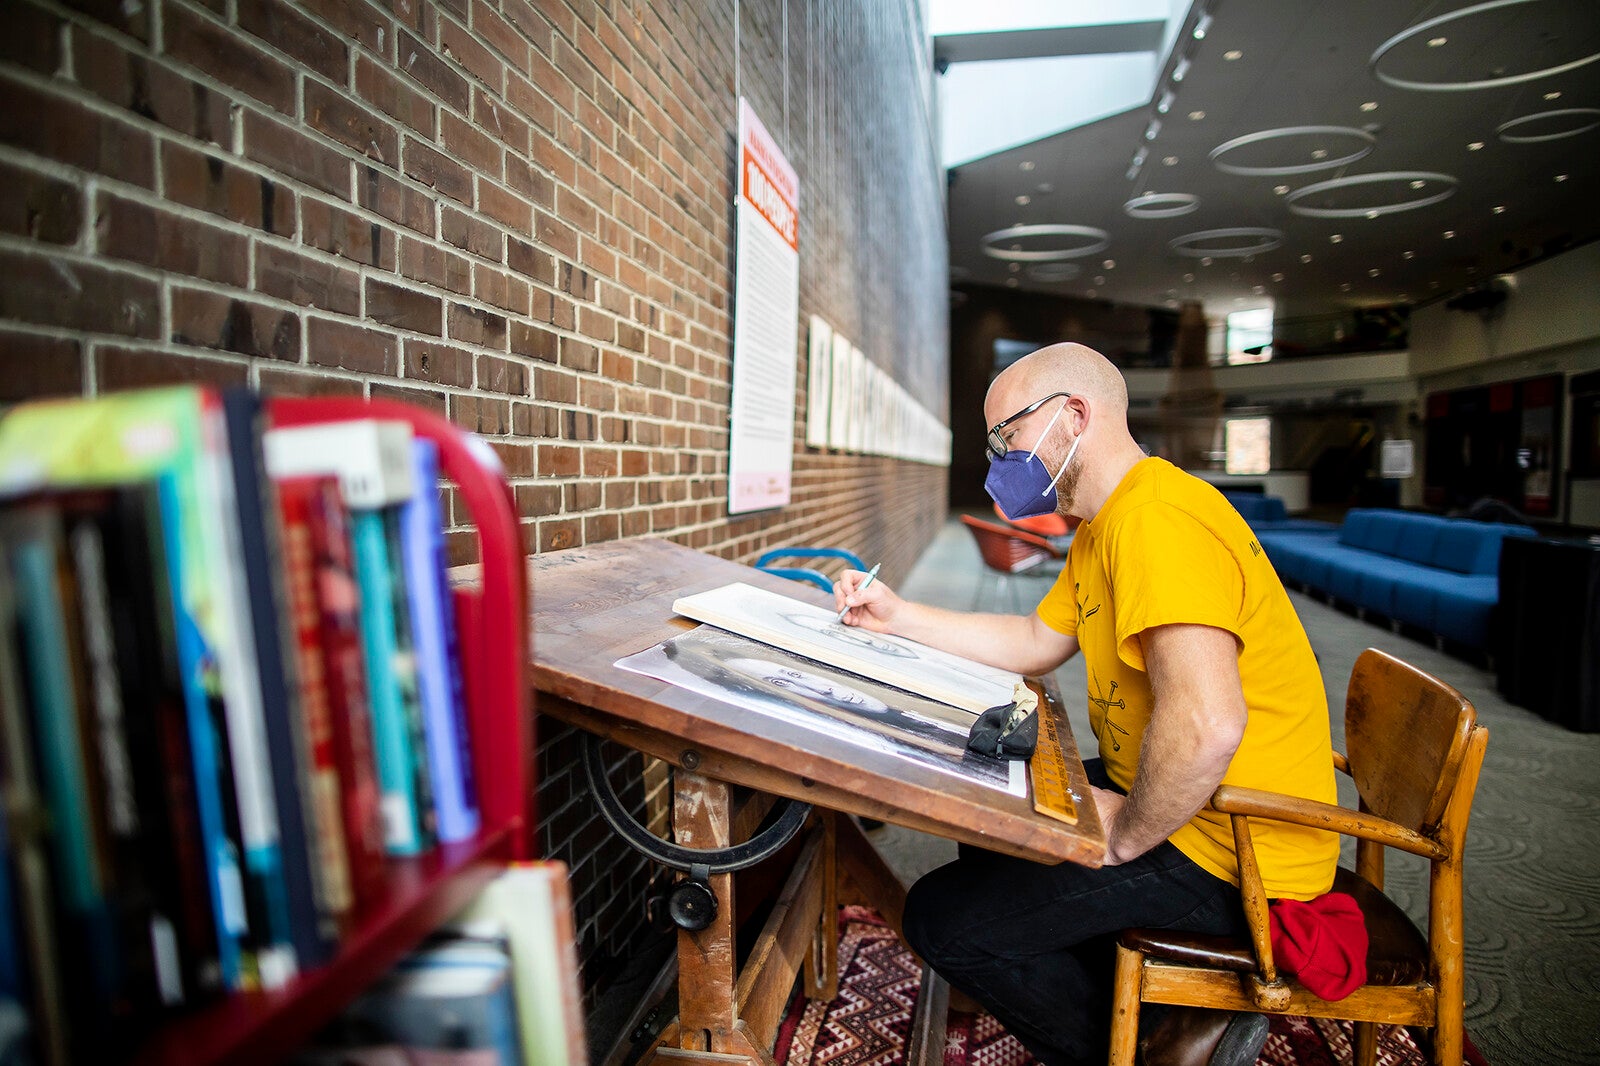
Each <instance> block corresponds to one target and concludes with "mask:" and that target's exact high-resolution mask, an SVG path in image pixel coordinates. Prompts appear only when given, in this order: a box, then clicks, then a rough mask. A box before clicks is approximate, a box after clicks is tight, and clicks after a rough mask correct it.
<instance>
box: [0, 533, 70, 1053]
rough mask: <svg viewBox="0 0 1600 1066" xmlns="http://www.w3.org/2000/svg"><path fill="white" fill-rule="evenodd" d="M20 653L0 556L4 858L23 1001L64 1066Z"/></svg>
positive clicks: (41, 1046)
mask: <svg viewBox="0 0 1600 1066" xmlns="http://www.w3.org/2000/svg"><path fill="white" fill-rule="evenodd" d="M19 648H20V642H19V635H18V633H17V616H16V599H15V596H14V593H13V589H12V585H11V568H10V566H9V565H8V564H7V560H6V559H5V557H4V554H3V553H0V790H3V798H4V807H5V809H6V811H7V816H8V818H10V819H14V822H13V823H12V824H9V825H8V826H7V829H8V841H7V845H8V847H7V854H8V855H9V856H10V859H11V867H12V872H13V880H14V885H15V892H16V897H17V911H16V913H17V918H18V919H19V922H18V924H19V928H20V933H21V941H22V943H20V944H19V950H20V951H21V955H22V959H21V960H20V961H21V962H22V963H23V964H24V965H26V966H27V973H26V975H25V977H24V980H25V981H26V982H27V991H28V993H29V995H28V998H27V1002H28V1004H29V1007H30V1008H31V1015H32V1018H33V1020H34V1031H35V1036H36V1047H37V1049H38V1051H39V1056H40V1059H41V1060H42V1061H43V1062H44V1063H46V1064H48V1066H64V1064H65V1062H66V1061H67V1048H66V1026H65V1024H64V1022H63V1015H62V1005H61V983H60V981H59V979H58V977H57V974H56V968H55V958H56V935H55V918H54V916H53V915H52V913H51V893H50V878H49V874H48V873H47V872H46V859H45V855H44V849H43V847H42V845H41V839H42V836H43V828H42V827H43V825H44V822H45V813H44V807H43V801H42V799H41V797H40V795H39V791H38V784H37V776H36V775H35V773H34V763H33V740H32V737H31V734H30V730H29V729H28V722H27V716H26V715H25V714H24V710H23V689H22V670H21V665H20V663H19V661H18V651H19Z"/></svg>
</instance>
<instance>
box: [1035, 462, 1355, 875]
mask: <svg viewBox="0 0 1600 1066" xmlns="http://www.w3.org/2000/svg"><path fill="white" fill-rule="evenodd" d="M1039 617H1040V618H1041V619H1042V620H1043V621H1044V623H1045V624H1046V625H1048V626H1050V627H1051V628H1052V629H1055V630H1057V631H1058V632H1061V633H1065V634H1068V635H1073V634H1075V635H1076V636H1077V638H1078V644H1079V647H1080V648H1081V649H1082V653H1083V656H1084V660H1085V666H1086V667H1087V668H1088V675H1089V721H1090V724H1091V725H1092V726H1093V727H1094V733H1095V736H1096V738H1098V739H1099V741H1100V756H1101V758H1102V759H1103V760H1104V762H1105V768H1106V773H1107V774H1108V775H1109V776H1110V778H1111V780H1113V781H1115V782H1116V783H1117V784H1118V785H1120V786H1122V787H1123V788H1124V789H1126V788H1130V787H1132V785H1133V775H1134V770H1135V769H1136V768H1137V766H1138V764H1139V746H1140V741H1141V739H1142V738H1143V736H1144V730H1145V726H1146V725H1147V724H1148V722H1149V720H1150V709H1151V704H1152V700H1151V694H1150V678H1149V676H1148V675H1147V674H1146V673H1145V669H1144V654H1143V651H1142V649H1141V647H1140V644H1139V640H1138V636H1139V634H1140V633H1141V632H1143V631H1144V630H1146V629H1149V628H1151V627H1153V626H1159V625H1170V624H1174V623H1191V624H1199V625H1208V626H1215V627H1217V628H1218V629H1225V630H1227V631H1228V632H1229V633H1232V634H1233V635H1234V638H1235V639H1236V640H1237V641H1238V644H1239V678H1240V680H1241V681H1242V682H1243V686H1244V698H1245V703H1246V705H1247V707H1248V708H1249V718H1248V721H1247V724H1246V726H1245V732H1244V739H1243V740H1242V741H1241V742H1240V744H1239V750H1238V751H1237V752H1236V753H1235V754H1234V757H1233V761H1232V762H1231V763H1229V764H1228V770H1227V773H1226V774H1225V775H1224V776H1223V781H1224V782H1225V783H1227V784H1230V785H1243V786H1247V787H1250V788H1260V789H1268V790H1270V791H1273V792H1282V793H1285V794H1287V795H1291V796H1304V797H1306V798H1307V799H1313V800H1321V801H1323V802H1325V803H1332V802H1335V793H1334V780H1333V758H1332V754H1331V752H1332V741H1331V739H1330V736H1329V727H1328V704H1327V697H1326V696H1325V695H1324V693H1323V688H1322V674H1321V672H1320V670H1319V669H1318V667H1317V661H1316V657H1315V656H1314V655H1313V654H1312V651H1311V644H1310V642H1309V641H1308V640H1307V639H1306V634H1305V629H1304V628H1303V627H1302V626H1301V625H1300V619H1299V616H1297V615H1296V614H1295V612H1294V605H1293V604H1291V603H1290V602H1289V597H1288V595H1287V594H1286V593H1285V592H1284V590H1283V583H1282V582H1281V581H1279V580H1278V576H1277V573H1276V572H1275V571H1274V570H1273V569H1272V564H1271V563H1269V562H1268V561H1267V557H1266V556H1265V555H1264V554H1263V553H1262V551H1261V547H1260V545H1259V544H1258V543H1257V542H1256V539H1255V534H1254V533H1252V532H1251V530H1250V527H1249V526H1248V525H1246V524H1245V521H1244V519H1242V518H1240V517H1239V513H1238V512H1237V511H1235V510H1234V509H1233V507H1232V506H1231V505H1229V503H1228V501H1227V500H1226V499H1224V498H1223V496H1222V494H1221V493H1219V492H1218V491H1217V490H1216V489H1215V488H1213V487H1211V486H1210V485H1208V484H1206V483H1205V482H1204V481H1201V480H1200V479H1199V478H1197V477H1194V476H1193V475H1191V474H1187V473H1184V472H1183V471H1182V470H1179V469H1178V468H1177V467H1175V466H1173V465H1172V464H1171V463H1169V462H1167V461H1166V460H1164V459H1155V458H1150V459H1144V460H1142V461H1140V462H1139V463H1138V464H1136V465H1135V466H1134V467H1133V469H1132V470H1130V471H1129V472H1128V474H1127V475H1126V476H1125V477H1124V478H1123V479H1122V482H1121V484H1119V485H1118V486H1117V488H1116V491H1114V492H1113V493H1112V494H1111V497H1110V498H1109V499H1108V500H1106V503H1105V506H1103V507H1102V508H1101V509H1100V512H1099V513H1098V514H1097V515H1095V517H1094V521H1092V522H1084V523H1083V524H1082V525H1080V526H1079V527H1078V532H1077V535H1076V536H1075V537H1074V538H1073V542H1072V548H1071V550H1070V551H1069V552H1068V554H1067V563H1066V566H1064V567H1063V568H1062V571H1061V577H1060V578H1059V579H1058V580H1057V581H1056V584H1055V586H1054V587H1053V588H1052V589H1051V590H1050V592H1049V593H1048V594H1047V595H1046V596H1045V598H1044V602H1043V603H1041V604H1040V605H1039ZM1250 828H1251V830H1252V836H1253V838H1254V841H1255V848H1256V855H1257V856H1258V858H1259V859H1260V863H1261V876H1262V880H1263V881H1264V882H1265V885H1266V891H1267V894H1268V895H1269V896H1272V897H1278V898H1284V897H1287V898H1290V899H1311V898H1313V897H1315V896H1319V895H1321V894H1322V893H1324V892H1326V891H1328V889H1329V888H1330V887H1331V886H1332V884H1333V871H1334V867H1335V866H1336V865H1337V863H1338V859H1339V838H1338V836H1337V834H1334V833H1330V832H1325V831H1322V830H1314V829H1303V828H1299V827H1297V826H1290V825H1285V824H1283V823H1280V822H1266V821H1261V820H1258V819H1253V820H1252V821H1251V826H1250ZM1169 839H1170V840H1171V841H1172V843H1173V844H1175V845H1176V846H1177V847H1178V849H1179V850H1180V851H1182V852H1183V853H1184V854H1185V855H1187V856H1188V857H1189V858H1190V859H1192V860H1194V862H1196V863H1197V864H1199V865H1200V866H1201V867H1203V868H1204V869H1206V870H1208V871H1210V872H1211V873H1213V874H1215V875H1216V876H1218V877H1222V878H1225V879H1227V880H1229V881H1233V882H1234V883H1236V884H1237V883H1238V873H1237V871H1238V861H1237V857H1236V856H1235V853H1234V847H1233V829H1232V827H1231V825H1230V824H1229V820H1228V817H1227V816H1226V815H1224V814H1219V813H1217V812H1216V811H1213V810H1211V809H1210V808H1209V807H1207V808H1204V809H1202V810H1201V811H1200V812H1199V813H1198V814H1196V815H1195V816H1194V818H1193V819H1191V820H1190V821H1189V822H1188V824H1186V825H1184V826H1182V827H1180V828H1179V829H1178V830H1177V832H1175V833H1173V834H1172V836H1171V837H1170V838H1169Z"/></svg>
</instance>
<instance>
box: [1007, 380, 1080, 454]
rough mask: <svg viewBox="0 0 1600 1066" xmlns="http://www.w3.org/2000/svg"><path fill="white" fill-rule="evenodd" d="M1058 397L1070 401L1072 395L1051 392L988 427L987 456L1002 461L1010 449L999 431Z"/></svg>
mask: <svg viewBox="0 0 1600 1066" xmlns="http://www.w3.org/2000/svg"><path fill="white" fill-rule="evenodd" d="M1058 396H1065V397H1068V398H1069V399H1070V398H1071V396H1072V393H1070V392H1052V393H1051V394H1050V395H1048V396H1044V397H1041V398H1039V399H1037V400H1035V401H1033V402H1032V403H1030V404H1029V405H1028V406H1026V407H1024V408H1023V409H1022V410H1020V411H1018V412H1017V413H1016V414H1014V415H1012V416H1011V417H1010V418H1002V419H1001V420H1000V421H998V422H996V423H995V424H994V425H992V426H990V427H989V440H988V445H989V455H990V456H992V457H993V458H995V459H1004V458H1005V457H1006V452H1007V451H1009V450H1010V449H1009V448H1008V447H1007V446H1006V438H1005V436H1004V434H1002V432H1001V431H1002V430H1003V429H1005V428H1006V427H1007V426H1009V425H1010V424H1011V423H1013V422H1015V421H1016V420H1017V419H1019V418H1026V417H1028V416H1029V415H1031V414H1033V412H1035V411H1037V410H1038V409H1039V408H1041V407H1043V406H1044V405H1045V404H1047V403H1049V402H1050V401H1051V400H1054V399H1055V398H1056V397H1058Z"/></svg>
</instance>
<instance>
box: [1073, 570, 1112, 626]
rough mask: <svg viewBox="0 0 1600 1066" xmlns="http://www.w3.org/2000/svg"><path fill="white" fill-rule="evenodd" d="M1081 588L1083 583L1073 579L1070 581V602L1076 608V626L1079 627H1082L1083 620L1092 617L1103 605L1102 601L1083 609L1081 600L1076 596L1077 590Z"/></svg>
mask: <svg viewBox="0 0 1600 1066" xmlns="http://www.w3.org/2000/svg"><path fill="white" fill-rule="evenodd" d="M1082 588H1083V585H1082V584H1080V583H1079V582H1076V581H1074V582H1073V583H1072V602H1073V604H1075V605H1076V606H1077V608H1078V628H1079V629H1082V628H1083V623H1084V622H1086V621H1088V620H1089V619H1090V618H1093V617H1094V614H1095V612H1096V611H1098V610H1100V608H1101V607H1104V606H1105V604H1103V603H1097V604H1095V605H1094V606H1093V607H1091V608H1089V609H1088V610H1087V611H1085V610H1084V609H1083V601H1082V600H1081V599H1079V598H1078V592H1079V591H1080V590H1081V589H1082Z"/></svg>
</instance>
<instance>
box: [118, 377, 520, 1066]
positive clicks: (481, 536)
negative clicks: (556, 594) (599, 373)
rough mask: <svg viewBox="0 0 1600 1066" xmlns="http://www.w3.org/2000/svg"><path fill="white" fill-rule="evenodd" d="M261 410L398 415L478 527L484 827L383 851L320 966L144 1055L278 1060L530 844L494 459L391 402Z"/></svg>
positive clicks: (505, 492) (186, 1060)
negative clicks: (388, 856)
mask: <svg viewBox="0 0 1600 1066" xmlns="http://www.w3.org/2000/svg"><path fill="white" fill-rule="evenodd" d="M267 409H268V412H269V415H270V418H271V421H272V424H273V425H274V426H299V425H310V424H315V423H319V422H343V421H349V420H351V419H361V418H380V419H393V420H397V421H403V422H408V423H410V424H411V427H412V431H413V432H414V433H416V434H417V435H418V436H420V437H425V438H427V439H428V440H431V441H433V442H434V443H436V444H437V445H438V446H439V463H440V468H441V469H442V470H443V472H444V474H445V476H446V477H448V478H449V479H450V480H451V481H452V482H454V483H455V486H456V488H457V490H458V491H459V493H460V495H461V498H462V500H463V501H464V502H465V503H466V505H467V510H468V511H469V512H470V514H471V516H472V522H473V524H474V526H475V527H476V529H477V537H478V547H479V552H478V558H479V559H480V560H481V565H480V568H479V582H478V587H477V588H475V589H457V590H456V591H455V599H456V605H457V608H458V611H457V624H458V627H459V630H460V632H459V643H460V645H461V649H462V656H463V663H462V667H463V670H464V671H465V672H466V675H467V676H466V680H467V701H468V718H469V723H470V726H469V727H470V729H471V732H472V759H473V768H474V770H475V777H476V780H477V783H478V806H479V810H480V812H481V816H482V828H481V829H480V830H479V832H478V834H477V836H476V837H474V838H472V839H471V840H467V841H464V842H462V843H459V844H454V845H443V846H441V847H439V848H437V849H435V850H434V851H432V852H430V853H428V854H426V855H424V856H422V857H420V858H417V859H410V860H390V864H389V879H388V883H389V892H388V895H387V897H386V898H385V899H384V901H383V902H382V903H381V905H379V906H377V907H375V908H373V909H372V910H370V911H368V912H367V913H365V914H363V915H361V917H360V919H359V922H358V926H357V928H356V929H355V930H353V931H352V932H351V933H350V934H349V935H348V936H347V937H346V938H345V941H344V942H343V943H342V944H341V945H340V949H339V953H338V955H337V956H336V957H335V958H334V959H333V960H332V961H331V962H330V963H328V964H327V965H326V966H322V967H318V968H317V969H315V970H309V971H307V972H305V973H303V974H301V975H300V976H299V977H297V978H296V979H295V980H294V981H293V982H291V983H290V985H289V986H288V987H287V988H284V989H280V990H278V991H275V992H270V993H241V994H238V995H233V996H229V997H227V998H226V999H225V1000H223V1001H221V1002H219V1003H217V1004H214V1005H213V1006H210V1007H207V1008H203V1009H201V1010H198V1011H196V1012H194V1013H191V1014H185V1015H182V1016H180V1017H178V1018H176V1019H175V1020H174V1021H172V1022H171V1023H170V1024H168V1025H165V1026H163V1027H162V1028H161V1029H160V1030H159V1032H158V1033H157V1034H156V1035H155V1037H154V1038H152V1039H151V1040H150V1041H148V1042H147V1043H146V1044H145V1045H144V1046H143V1047H141V1048H140V1049H139V1050H138V1052H137V1053H136V1056H135V1061H136V1062H137V1063H140V1064H146V1063H148V1064H152V1066H153V1064H156V1063H161V1064H163V1066H184V1064H194V1066H212V1064H221V1063H228V1064H229V1066H233V1064H249V1063H269V1062H276V1061H278V1060H279V1059H281V1058H283V1057H284V1056H285V1055H287V1054H289V1053H290V1052H292V1051H294V1050H295V1049H296V1048H298V1047H299V1046H300V1045H302V1044H303V1043H304V1042H305V1041H306V1040H307V1039H308V1038H309V1037H310V1036H311V1035H312V1034H314V1033H315V1032H316V1031H317V1030H318V1029H319V1028H321V1027H322V1026H323V1025H325V1024H326V1023H327V1022H328V1021H329V1020H331V1019H332V1018H333V1017H334V1015H336V1014H337V1013H338V1012H339V1011H340V1010H342V1009H343V1008H344V1007H345V1005H346V1004H348V1003H349V1002H350V1001H351V1000H353V999H354V998H355V997H356V996H357V995H359V994H360V993H361V992H362V991H363V990H364V989H366V987H367V986H368V985H370V984H371V983H372V982H373V981H374V980H376V979H377V978H378V977H380V976H381V975H382V974H383V973H384V972H386V971H387V970H388V969H389V968H390V967H392V966H393V965H394V963H395V962H396V961H398V960H399V958H400V957H401V956H402V955H404V954H405V953H406V952H407V951H409V950H411V948H413V947H415V946H416V944H417V943H419V942H420V941H421V940H422V938H423V937H424V936H426V935H427V934H428V933H429V932H430V931H431V930H432V929H434V928H435V927H437V926H438V925H439V924H440V923H441V922H443V921H445V920H446V919H448V918H449V917H450V916H451V915H452V914H454V913H455V912H456V911H458V910H459V909H460V908H461V907H462V906H464V905H465V904H466V903H468V902H469V901H470V900H471V899H472V898H473V896H475V895H476V894H477V892H478V890H479V889H481V888H482V887H483V886H484V885H486V884H487V883H488V882H489V880H490V879H491V878H493V876H494V875H495V873H496V872H497V871H498V870H499V869H500V868H501V867H502V866H503V865H504V864H505V863H506V862H510V861H516V860H519V859H525V858H529V857H530V856H531V855H532V854H533V850H534V842H535V834H534V832H533V827H534V826H536V825H537V824H538V823H537V810H536V808H535V805H534V791H535V790H534V784H535V781H534V761H533V710H534V707H533V697H532V694H531V692H530V691H529V688H528V684H527V663H528V656H529V655H530V654H531V652H532V647H531V644H530V642H529V640H528V638H527V635H526V627H527V619H528V608H529V602H528V593H527V563H526V561H525V560H524V559H523V557H522V542H521V537H520V535H519V533H518V528H517V518H516V510H515V508H514V506H513V504H512V496H511V490H510V487H509V486H508V485H507V484H506V481H505V475H504V471H503V468H502V467H501V465H500V458H499V456H497V455H496V454H495V453H494V451H493V450H492V449H491V448H490V447H489V446H488V445H487V444H485V443H484V442H483V441H482V440H480V439H479V438H477V437H474V436H472V435H471V434H468V433H466V432H465V431H463V430H461V429H459V428H458V427H456V426H455V425H454V424H453V423H451V422H450V421H448V420H447V419H445V418H442V417H440V416H439V415H436V414H434V413H433V412H431V411H425V410H422V409H420V408H416V407H411V406H409V405H407V404H403V403H398V402H395V401H389V400H365V399H357V398H344V397H338V398H325V399H324V398H316V399H311V398H307V399H300V398H293V399H290V398H280V399H274V400H271V401H269V402H268V405H267Z"/></svg>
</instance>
